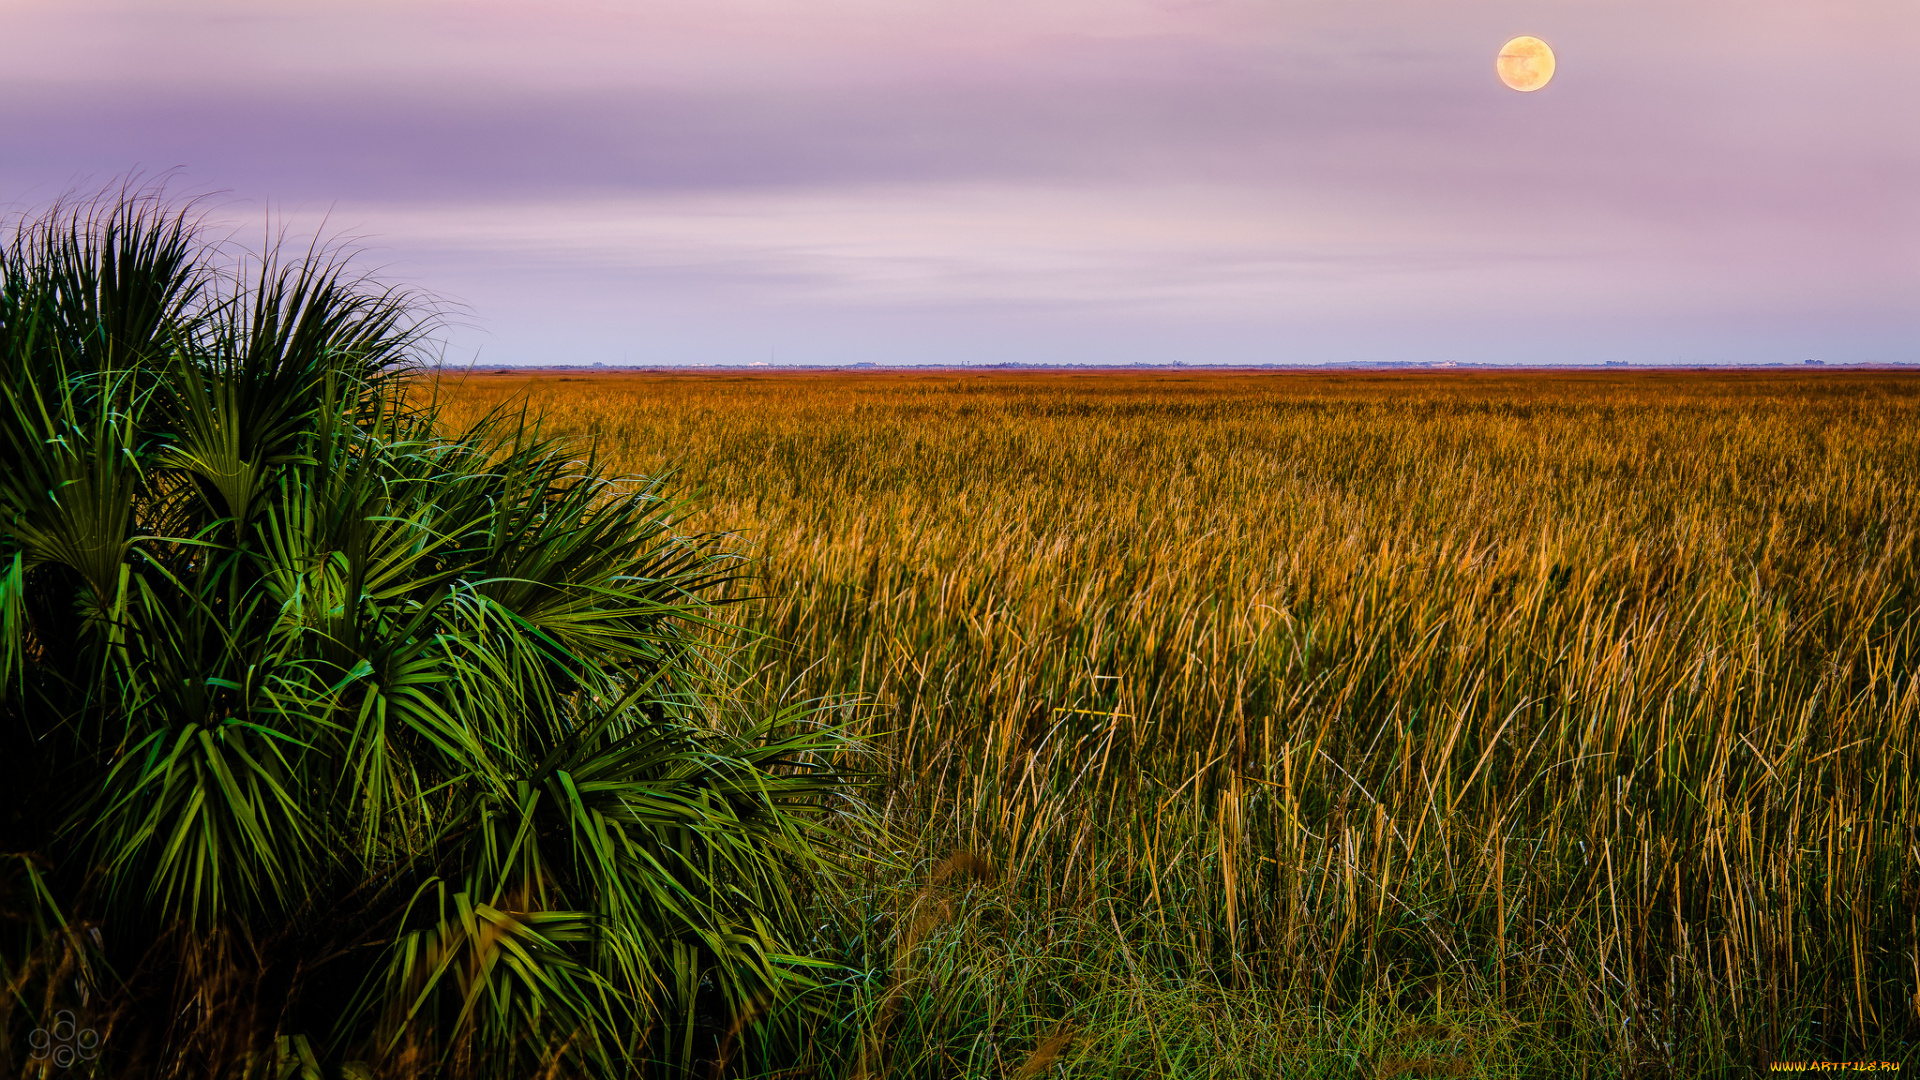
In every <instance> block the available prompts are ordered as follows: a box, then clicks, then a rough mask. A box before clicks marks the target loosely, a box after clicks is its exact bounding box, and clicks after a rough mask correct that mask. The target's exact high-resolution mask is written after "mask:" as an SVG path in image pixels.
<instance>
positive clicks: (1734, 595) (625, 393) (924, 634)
mask: <svg viewBox="0 0 1920 1080" xmlns="http://www.w3.org/2000/svg"><path fill="white" fill-rule="evenodd" d="M419 392H421V393H423V394H424V393H429V392H431V393H433V394H436V395H437V396H438V398H439V400H440V402H441V404H442V406H443V409H444V411H443V413H442V418H443V420H444V421H445V422H446V423H448V424H449V425H451V426H452V427H455V428H457V427H459V426H460V425H461V424H463V423H465V422H467V421H468V420H469V419H472V418H476V417H478V416H480V415H482V414H483V413H485V412H487V411H489V410H493V409H496V408H500V407H503V406H508V407H515V408H517V407H520V406H522V405H524V406H527V407H529V408H530V409H531V410H532V412H534V413H538V414H541V415H543V416H544V417H545V418H546V419H545V421H544V423H545V424H546V425H547V427H546V429H545V430H546V434H548V435H553V436H562V437H572V438H576V439H578V440H581V442H576V443H575V445H584V441H586V440H590V441H591V443H592V445H593V446H594V447H595V448H596V452H597V453H598V454H599V455H600V456H601V458H602V460H603V461H605V462H607V463H608V464H610V465H612V466H614V467H615V468H617V469H618V470H620V471H627V472H636V473H641V474H646V475H662V474H664V473H667V472H668V471H673V472H674V475H675V476H676V481H675V482H676V483H677V484H678V485H679V486H680V487H681V489H683V490H689V491H695V492H697V493H698V496H699V502H698V504H697V505H698V509H697V512H695V514H694V515H693V516H691V517H688V518H684V519H682V520H681V521H680V522H679V523H678V525H679V527H680V528H683V529H687V530H691V531H703V530H720V531H726V532H730V533H732V534H734V540H733V541H732V542H733V543H734V545H735V547H736V549H737V550H739V551H741V552H743V553H746V554H749V555H750V556H751V557H752V559H753V560H754V563H753V566H754V571H755V573H754V576H753V577H752V578H750V579H748V580H744V581H739V582H735V583H733V584H732V585H731V586H729V587H730V588H731V589H733V592H732V593H731V594H730V595H731V597H732V598H733V599H735V600H737V601H740V602H739V603H736V604H734V605H732V606H730V607H728V608H727V609H726V610H727V611H728V612H729V613H730V618H731V619H732V620H733V622H734V624H735V625H736V626H737V627H738V628H739V629H740V630H742V631H744V632H746V633H747V635H748V637H747V642H748V644H747V648H746V651H745V653H744V654H743V657H744V661H743V662H744V663H745V665H746V670H747V672H748V673H749V674H750V675H751V676H752V678H753V679H755V680H757V681H758V682H759V683H760V684H761V685H762V686H764V687H766V688H767V691H768V692H769V693H771V694H776V695H781V696H784V697H786V698H795V697H798V698H821V699H828V700H831V701H838V702H847V701H855V702H858V703H859V704H857V705H854V706H851V707H848V708H847V709H846V711H845V712H844V713H843V715H845V716H847V717H849V718H850V722H851V724H852V731H851V733H852V734H853V735H855V736H857V737H858V739H859V740H860V741H861V742H862V744H863V745H865V746H866V747H868V748H869V750H870V751H871V755H870V757H868V758H867V759H864V760H865V766H866V767H867V768H869V769H871V770H873V771H875V772H877V774H878V775H877V777H876V778H875V784H874V786H873V787H872V788H871V789H870V791H869V793H868V798H869V800H870V803H871V805H872V806H873V807H874V809H875V812H876V814H877V816H878V818H879V819H880V821H881V823H882V828H883V829H884V832H883V834H882V835H883V836H884V837H885V843H884V844H883V845H882V850H879V851H876V852H874V853H873V854H872V856H871V857H869V858H865V859H849V860H848V861H847V862H846V863H845V864H844V866H845V870H844V873H845V874H846V875H847V877H848V880H850V881H851V882H852V883H853V884H852V885H851V893H850V895H851V900H844V899H843V900H835V901H832V902H827V901H824V900H823V901H820V902H818V905H817V907H816V909H815V910H814V912H813V914H812V915H811V916H810V920H811V924H812V925H814V926H816V927H817V930H816V931H815V937H814V939H813V941H812V942H811V948H812V949H813V951H814V952H813V954H814V956H815V957H816V959H818V960H821V961H826V962H830V963H831V964H833V965H834V967H833V968H831V969H830V971H831V972H832V974H831V975H830V976H829V977H828V978H827V979H826V982H825V983H824V985H823V986H822V987H821V988H820V989H819V990H817V991H814V992H812V993H811V994H808V995H802V1000H799V1001H796V1002H789V1003H787V1004H785V1005H779V1006H773V1005H770V1006H769V1008H770V1009H772V1008H783V1009H789V1010H800V1009H802V1008H803V1007H807V1008H810V1010H811V1011H806V1012H804V1014H800V1013H796V1015H804V1023H805V1024H806V1025H808V1030H809V1031H811V1032H812V1035H811V1038H810V1039H808V1040H806V1041H805V1042H804V1043H803V1044H802V1045H803V1047H804V1050H803V1052H802V1053H801V1056H800V1059H799V1060H798V1061H797V1062H796V1061H795V1060H794V1059H793V1057H792V1055H791V1053H790V1052H789V1053H788V1054H787V1056H786V1057H784V1058H782V1059H781V1060H780V1061H777V1062H776V1061H774V1060H773V1059H771V1058H768V1059H760V1058H756V1057H754V1054H753V1052H752V1050H751V1046H750V1045H749V1044H751V1043H752V1040H751V1039H748V1038H741V1039H734V1038H732V1035H731V1033H730V1034H729V1036H728V1038H726V1039H725V1040H723V1044H722V1045H719V1046H718V1047H717V1048H716V1049H715V1050H713V1051H712V1053H711V1056H712V1057H713V1058H714V1060H716V1061H717V1060H720V1059H723V1058H724V1059H726V1060H727V1067H728V1068H739V1069H745V1070H747V1071H749V1072H751V1071H756V1070H761V1071H765V1070H773V1069H776V1068H778V1069H782V1070H786V1071H783V1072H781V1075H783V1076H793V1077H797V1076H800V1075H818V1076H835V1077H882V1076H887V1077H926V1078H929V1080H931V1078H935V1077H993V1078H995V1080H1001V1078H1014V1077H1017V1078H1021V1080H1025V1078H1028V1077H1037V1076H1040V1075H1043V1074H1049V1075H1068V1076H1109V1075H1111V1076H1121V1075H1126V1076H1187V1075H1194V1076H1200V1075H1205V1076H1220V1077H1226V1076H1247V1077H1271V1076H1279V1075H1286V1076H1307V1075H1325V1076H1348V1075H1353V1076H1378V1077H1388V1076H1427V1075H1475V1076H1520V1075H1555V1076H1560V1075H1574V1076H1627V1075H1678V1076H1707V1075H1717V1074H1727V1075H1730V1074H1734V1073H1739V1074H1744V1073H1746V1072H1747V1071H1749V1070H1751V1069H1752V1068H1754V1067H1756V1066H1759V1067H1763V1068H1764V1067H1765V1065H1766V1064H1767V1063H1768V1062H1770V1061H1774V1060H1782V1059H1785V1060H1792V1059H1810V1058H1824V1059H1829V1060H1879V1061H1904V1062H1906V1063H1908V1064H1909V1065H1910V1066H1911V1065H1912V1064H1914V1063H1916V1062H1920V996H1916V995H1917V994H1920V951H1916V950H1917V948H1920V936H1917V935H1916V918H1917V916H1916V914H1915V913H1916V911H1920V776H1917V775H1916V773H1915V765H1916V760H1915V759H1916V752H1917V751H1920V685H1917V684H1916V681H1915V676H1916V659H1917V656H1916V649H1920V637H1917V635H1920V621H1917V619H1920V593H1916V569H1920V567H1916V555H1917V554H1920V551H1917V549H1916V528H1917V527H1920V501H1917V500H1920V379H1916V378H1914V377H1913V376H1911V375H1905V374H1899V373H1830V372H1800V371H1783V372H1772V373H1766V372H1723V373H1648V372H1608V373H1605V374H1600V373H1579V374H1575V373H1560V374H1545V373H1506V374H1500V373H1486V372H1483V373H1468V374H1460V373H1446V374H1438V373H1436V374H1410V375H1387V374H1327V373H1294V374H1282V373H1246V374H1231V373H1210V372H1180V373H1174V372H1153V373H1132V374H1121V373H1098V374H1091V373H1090V374H1009V373H990V374H974V373H965V372H946V373H924V374H892V373H878V374H862V375H841V374H811V375H808V374H784V373H770V374H766V375H758V376H740V377H732V376H721V375H713V374H703V375H650V374H610V375H605V376H595V377H591V378H589V377H585V376H561V375H554V374H546V375H536V376H528V375H513V374H464V375H454V374H448V375H445V376H444V377H442V378H441V379H440V380H439V382H438V383H437V384H432V385H429V384H427V383H422V384H421V386H420V388H419ZM795 1069H798V1070H800V1071H793V1070H795Z"/></svg>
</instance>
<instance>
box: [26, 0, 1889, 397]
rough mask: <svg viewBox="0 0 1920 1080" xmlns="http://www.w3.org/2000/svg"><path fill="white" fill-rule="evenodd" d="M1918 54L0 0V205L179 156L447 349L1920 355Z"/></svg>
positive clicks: (1555, 3)
mask: <svg viewBox="0 0 1920 1080" xmlns="http://www.w3.org/2000/svg"><path fill="white" fill-rule="evenodd" d="M1520 34H1531V35H1534V36H1536V37H1539V38H1542V39H1544V40H1545V41H1546V42H1547V43H1548V44H1549V45H1551V46H1552V48H1553V50H1554V52H1555V54H1556V56H1557V60H1558V68H1557V71H1556V73H1555V75H1554V78H1553V81H1552V82H1551V83H1549V84H1548V85H1547V86H1546V87H1544V88H1542V89H1540V90H1538V91H1535V92H1532V93H1518V92H1515V91H1513V90H1510V89H1508V88H1506V87H1505V86H1503V85H1502V84H1501V83H1500V81H1499V80H1498V79H1497V78H1496V76H1495V73H1494V61H1495V58H1496V56H1497V55H1498V53H1499V50H1500V47H1501V45H1502V43H1503V42H1505V41H1506V40H1507V39H1509V38H1511V37H1514V36H1516V35H1520ZM1917 54H1920V4H1917V3H1915V2H1914V0H1658V2H1653V0H1648V2H1637V0H806V2H804V3H801V2H796V0H620V2H586V0H551V2H539V3H535V2H517V3H508V2H495V3H452V2H440V0H379V2H377V3H359V2H355V0H325V2H305V3H293V2H283V0H244V2H233V3H227V2H214V0H180V2H174V3H166V2H156V0H142V2H138V3H98V2H93V0H54V2H40V0H32V2H23V0H0V211H3V212H5V213H7V214H9V215H14V216H17V215H21V214H27V215H31V214H32V213H34V212H35V211H36V210H37V209H40V208H44V207H45V206H46V205H47V204H48V203H49V202H50V201H51V200H52V199H54V198H55V197H57V196H59V195H61V194H62V193H63V192H68V191H75V190H78V191H89V190H97V189H98V188H100V187H102V186H103V185H106V184H108V183H111V182H114V181H116V179H117V178H119V177H123V176H125V175H128V174H129V173H132V172H135V171H138V172H140V173H142V174H144V175H146V176H150V177H151V176H164V177H165V178H166V181H167V187H168V190H169V191H171V192H172V193H174V194H175V195H177V196H180V197H186V196H193V195H204V196H207V198H206V199H205V201H204V202H203V203H202V206H203V207H205V208H206V211H207V213H208V215H209V220H210V221H211V222H212V223H213V224H214V225H215V226H217V227H218V228H219V229H222V230H225V232H223V233H222V235H228V234H231V235H232V236H234V237H235V238H236V240H237V241H239V242H251V243H256V244H257V243H258V242H260V240H261V239H262V238H263V237H265V236H267V235H269V234H270V233H277V232H281V231H284V232H286V233H287V234H289V235H293V236H311V235H313V234H315V233H316V232H318V233H320V234H322V235H324V236H326V237H328V238H330V239H334V240H339V241H342V242H349V243H351V244H352V245H353V246H355V247H356V248H358V249H359V250H360V253H361V254H360V256H359V259H360V264H361V265H362V266H364V267H366V268H368V269H372V270H376V271H377V272H378V273H379V274H380V275H381V276H382V277H384V278H385V279H387V280H390V281H393V282H395V283H399V284H404V285H407V286H410V287H413V288H416V289H418V290H420V291H421V292H422V293H423V294H426V295H429V296H431V297H434V298H437V300H438V301H439V302H441V303H442V304H443V305H445V307H446V310H447V311H448V312H449V318H450V322H449V324H448V326H447V329H446V330H445V332H444V334H443V338H444V342H445V359H446V361H447V362H448V363H453V364H461V365H465V364H469V363H473V364H479V365H482V366H498V365H513V364H589V363H605V364H647V365H654V364H751V363H766V362H772V363H776V364H848V363H860V362H868V363H878V364H965V363H972V364H992V363H1002V362H1019V363H1069V364H1108V363H1112V364H1127V363H1172V362H1183V363H1188V364H1241V363H1261V364H1264V363H1280V364H1315V363H1351V362H1363V363H1372V362H1396V361H1414V362H1446V361H1455V362H1461V363H1474V362H1482V363H1503V364H1515V363H1530V364H1531V363H1598V362H1602V361H1606V360H1626V361H1629V362H1632V363H1645V364H1652V363H1768V362H1788V363H1799V362H1801V361H1802V360H1804V359H1808V358H1816V357H1817V358H1821V359H1825V360H1827V361H1828V362H1829V363H1845V362H1887V361H1905V362H1920V63H1917V62H1916V61H1915V59H1914V58H1915V56H1916V55H1917Z"/></svg>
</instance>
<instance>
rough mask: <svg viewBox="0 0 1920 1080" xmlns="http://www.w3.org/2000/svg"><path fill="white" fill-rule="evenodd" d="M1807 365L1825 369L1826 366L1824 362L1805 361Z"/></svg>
mask: <svg viewBox="0 0 1920 1080" xmlns="http://www.w3.org/2000/svg"><path fill="white" fill-rule="evenodd" d="M1807 363H1809V364H1812V365H1814V366H1815V367H1826V366H1827V362H1826V361H1825V360H1809V361H1807Z"/></svg>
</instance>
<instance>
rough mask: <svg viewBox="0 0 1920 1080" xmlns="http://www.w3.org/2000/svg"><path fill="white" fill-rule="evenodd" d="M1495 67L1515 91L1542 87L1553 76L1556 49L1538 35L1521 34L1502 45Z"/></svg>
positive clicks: (1501, 78) (1503, 79) (1502, 78)
mask: <svg viewBox="0 0 1920 1080" xmlns="http://www.w3.org/2000/svg"><path fill="white" fill-rule="evenodd" d="M1493 69H1494V70H1495V71H1497V72H1499V73H1500V81H1501V82H1503V83H1506V84H1507V85H1508V86H1511V87H1513V88H1514V89H1515V90H1520V91H1527V90H1538V89H1540V88H1541V87H1543V86H1545V85H1547V80H1548V79H1551V78H1553V50H1552V49H1549V48H1547V43H1546V42H1544V41H1541V40H1540V39H1539V38H1537V37H1517V38H1514V39H1513V40H1512V41H1509V42H1507V43H1506V44H1505V45H1502V46H1500V59H1498V60H1496V61H1494V64H1493Z"/></svg>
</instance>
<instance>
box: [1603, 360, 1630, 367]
mask: <svg viewBox="0 0 1920 1080" xmlns="http://www.w3.org/2000/svg"><path fill="white" fill-rule="evenodd" d="M1603 366H1605V367H1626V366H1627V362H1626V361H1625V360H1609V361H1607V362H1606V364H1605V365H1603Z"/></svg>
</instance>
